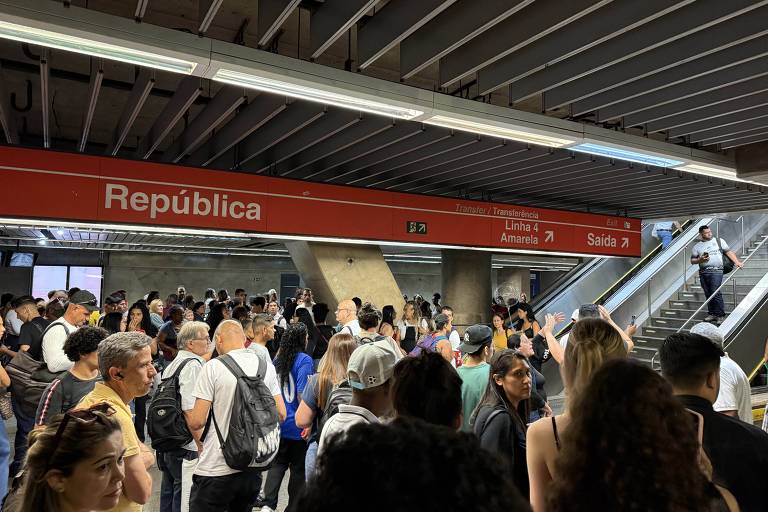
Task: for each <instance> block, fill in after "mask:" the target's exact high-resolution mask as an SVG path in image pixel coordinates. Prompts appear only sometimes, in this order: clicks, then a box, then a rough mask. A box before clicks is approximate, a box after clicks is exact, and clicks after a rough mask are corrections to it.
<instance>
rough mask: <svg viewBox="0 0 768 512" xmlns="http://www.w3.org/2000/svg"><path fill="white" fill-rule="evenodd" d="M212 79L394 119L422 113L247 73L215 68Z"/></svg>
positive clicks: (410, 117)
mask: <svg viewBox="0 0 768 512" xmlns="http://www.w3.org/2000/svg"><path fill="white" fill-rule="evenodd" d="M213 80H216V81H218V82H224V83H227V84H231V85H237V86H240V87H248V88H251V89H257V90H259V91H264V92H271V93H275V94H282V95H285V96H290V97H291V98H298V99H302V100H307V101H314V102H317V103H324V104H326V105H335V106H337V107H342V108H349V109H352V110H359V111H362V112H369V113H371V114H379V115H384V116H391V117H396V118H398V119H413V118H415V117H419V116H420V115H423V114H424V112H423V111H421V110H416V109H412V108H406V107H400V106H397V105H391V104H387V103H382V102H378V101H372V100H368V99H365V98H359V97H356V96H352V95H349V94H340V93H337V92H332V91H326V90H323V89H321V88H318V87H309V86H306V85H299V84H295V83H291V82H287V81H284V80H276V79H273V78H266V77H263V76H259V75H253V74H250V73H241V72H239V71H232V70H229V69H219V70H218V71H217V72H216V74H215V75H214V76H213Z"/></svg>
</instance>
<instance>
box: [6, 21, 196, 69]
mask: <svg viewBox="0 0 768 512" xmlns="http://www.w3.org/2000/svg"><path fill="white" fill-rule="evenodd" d="M0 37H1V38H4V39H12V40H14V41H19V42H22V43H31V44H36V45H40V46H45V47H48V48H57V49H59V50H66V51H70V52H76V53H82V54H85V55H91V56H93V57H102V58H104V59H108V60H117V61H120V62H126V63H128V64H135V65H137V66H146V67H150V68H155V69H162V70H164V71H170V72H172V73H182V74H185V75H190V74H192V72H193V71H194V70H195V67H196V66H197V63H196V62H193V61H189V60H183V59H177V58H174V57H166V56H164V55H160V54H157V53H150V52H145V51H141V50H134V49H133V48H127V47H124V46H118V45H114V44H109V43H103V42H100V41H93V40H89V39H85V38H82V37H76V36H70V35H66V34H60V33H57V32H52V31H50V30H43V29H39V28H32V27H27V26H24V25H18V24H15V23H8V22H5V21H0Z"/></svg>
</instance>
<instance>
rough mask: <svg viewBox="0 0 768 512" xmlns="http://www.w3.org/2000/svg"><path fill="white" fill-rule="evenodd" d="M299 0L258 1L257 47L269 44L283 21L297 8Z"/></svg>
mask: <svg viewBox="0 0 768 512" xmlns="http://www.w3.org/2000/svg"><path fill="white" fill-rule="evenodd" d="M300 3H301V0H259V6H258V9H259V12H258V34H259V47H262V48H263V47H264V46H267V45H268V44H269V42H270V41H271V40H272V38H273V37H274V36H275V33H277V31H278V30H279V29H280V27H281V26H282V25H283V23H285V20H287V19H288V17H289V16H290V15H291V13H292V12H293V11H294V10H295V9H296V7H298V6H299V4H300Z"/></svg>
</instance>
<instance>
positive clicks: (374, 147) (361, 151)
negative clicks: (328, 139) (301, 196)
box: [302, 123, 425, 181]
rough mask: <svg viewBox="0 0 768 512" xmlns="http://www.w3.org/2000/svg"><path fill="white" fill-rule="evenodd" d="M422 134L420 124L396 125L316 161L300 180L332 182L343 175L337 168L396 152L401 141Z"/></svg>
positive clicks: (420, 136) (418, 137) (417, 137)
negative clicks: (388, 152) (390, 151)
mask: <svg viewBox="0 0 768 512" xmlns="http://www.w3.org/2000/svg"><path fill="white" fill-rule="evenodd" d="M424 133H425V130H424V128H423V127H422V125H421V124H420V123H398V124H396V125H395V126H393V127H392V128H390V129H389V130H387V131H385V132H384V133H382V134H381V135H379V136H378V137H372V138H370V139H366V140H365V141H362V142H361V143H360V144H355V145H354V146H351V147H349V148H347V149H345V150H343V151H339V152H338V153H334V154H333V155H330V156H328V157H326V158H323V159H322V160H318V161H317V162H315V163H314V164H313V165H312V168H313V171H311V172H310V173H308V174H304V175H302V178H311V179H314V180H323V181H326V180H327V181H334V180H336V179H338V178H339V177H341V176H343V175H344V171H341V170H340V169H338V168H339V167H341V166H343V165H345V164H348V163H350V162H351V163H353V164H354V163H355V162H357V160H358V159H361V158H365V157H369V156H372V155H380V154H381V153H382V152H386V151H387V150H393V151H396V150H397V148H398V147H399V146H400V144H402V143H403V141H410V140H412V139H417V140H418V139H421V138H422V135H423V134H424Z"/></svg>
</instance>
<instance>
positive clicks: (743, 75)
mask: <svg viewBox="0 0 768 512" xmlns="http://www.w3.org/2000/svg"><path fill="white" fill-rule="evenodd" d="M766 75H768V57H763V58H761V59H757V60H755V61H750V62H745V63H743V64H739V65H737V66H733V67H732V68H729V69H728V70H727V71H724V72H722V73H710V74H708V75H704V76H700V77H698V78H697V79H695V80H687V81H685V82H682V83H679V84H676V85H671V86H669V87H664V88H663V89H658V90H656V91H654V92H650V93H648V94H644V95H642V96H637V97H635V98H632V99H629V100H626V101H622V102H620V103H616V104H614V105H610V106H607V107H604V108H601V109H600V110H599V111H598V116H597V120H598V121H599V122H604V121H608V120H610V119H618V118H620V117H624V116H628V115H630V114H635V113H637V112H641V111H643V110H647V109H649V108H654V107H658V106H661V105H667V104H670V103H674V102H677V101H679V100H682V99H685V98H691V97H694V96H698V95H700V94H705V93H708V92H711V91H716V90H718V89H722V88H723V87H728V86H729V85H734V84H738V83H741V82H747V81H750V80H755V79H760V78H761V77H765V76H766ZM763 81H765V80H764V78H763Z"/></svg>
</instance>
